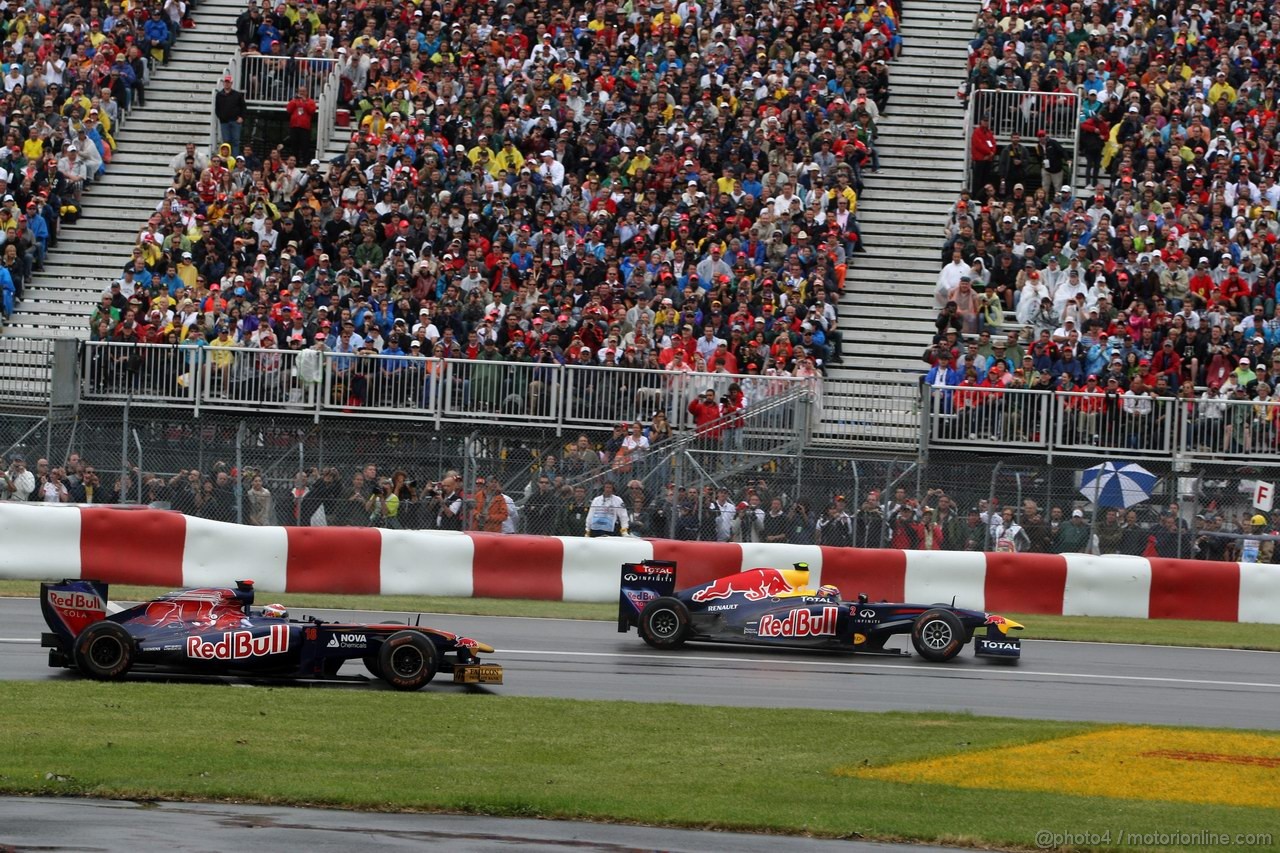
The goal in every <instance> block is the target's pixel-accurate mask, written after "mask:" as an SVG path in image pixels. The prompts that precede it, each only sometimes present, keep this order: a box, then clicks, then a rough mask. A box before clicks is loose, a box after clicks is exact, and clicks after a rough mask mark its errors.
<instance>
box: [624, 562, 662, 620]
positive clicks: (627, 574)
mask: <svg viewBox="0 0 1280 853" xmlns="http://www.w3.org/2000/svg"><path fill="white" fill-rule="evenodd" d="M675 591H676V564H675V561H674V560H645V561H643V562H640V563H623V564H622V585H621V589H620V590H619V592H618V631H619V632H620V633H626V632H627V631H629V630H631V629H632V628H633V627H635V626H638V625H639V624H640V611H642V610H644V606H645V605H646V604H648V603H649V602H650V601H653V600H654V599H655V598H661V597H662V596H664V595H671V594H673V593H674V592H675Z"/></svg>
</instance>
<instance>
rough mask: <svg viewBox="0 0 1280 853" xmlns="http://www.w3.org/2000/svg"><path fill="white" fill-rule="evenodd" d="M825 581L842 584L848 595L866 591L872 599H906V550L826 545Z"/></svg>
mask: <svg viewBox="0 0 1280 853" xmlns="http://www.w3.org/2000/svg"><path fill="white" fill-rule="evenodd" d="M822 582H823V583H824V584H834V585H836V586H838V587H840V594H841V595H842V596H843V597H844V598H845V599H853V598H854V597H855V596H857V595H858V593H860V592H865V593H866V594H867V597H868V598H870V599H871V600H872V601H902V598H903V596H904V595H906V586H907V555H906V554H905V553H903V552H902V551H889V550H884V551H879V550H871V549H867V548H831V547H828V546H825V545H824V546H822Z"/></svg>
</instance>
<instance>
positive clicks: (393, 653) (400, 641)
mask: <svg viewBox="0 0 1280 853" xmlns="http://www.w3.org/2000/svg"><path fill="white" fill-rule="evenodd" d="M436 665H437V664H436V646H435V643H433V642H431V641H430V640H428V639H427V638H426V637H425V636H423V635H422V634H420V633H418V632H417V631H397V632H396V633H394V634H392V635H391V636H390V637H387V639H386V642H384V643H383V644H382V648H380V649H378V669H379V670H380V672H379V673H378V675H379V676H380V677H381V678H382V680H383V681H385V682H387V684H390V685H391V686H392V687H394V688H395V689H396V690H418V689H420V688H422V687H425V686H426V685H427V684H428V683H429V682H430V681H431V679H432V678H435V675H436Z"/></svg>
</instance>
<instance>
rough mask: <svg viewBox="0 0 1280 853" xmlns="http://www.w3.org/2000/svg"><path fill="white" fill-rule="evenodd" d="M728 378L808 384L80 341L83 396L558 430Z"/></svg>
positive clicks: (622, 414) (766, 394)
mask: <svg viewBox="0 0 1280 853" xmlns="http://www.w3.org/2000/svg"><path fill="white" fill-rule="evenodd" d="M732 382H737V383H738V384H739V385H740V386H741V387H742V389H743V392H744V394H745V397H746V401H747V405H748V406H749V407H750V406H753V405H757V404H762V403H765V402H767V401H768V400H770V399H773V398H775V397H778V396H782V395H785V394H786V393H788V392H790V391H791V390H793V389H795V388H806V387H811V386H812V381H811V380H808V379H799V378H796V377H792V376H763V377H760V376H734V375H731V374H723V373H677V372H674V371H665V370H641V369H634V370H633V369H626V368H619V367H605V366H602V365H578V364H569V365H561V364H558V363H550V364H542V363H535V362H507V361H497V360H494V361H486V360H482V359H481V360H468V359H438V358H431V357H425V356H412V355H370V354H354V353H352V354H344V353H337V352H329V351H325V352H321V351H318V350H315V349H308V350H279V349H263V348H252V347H217V346H200V347H196V346H189V345H179V346H172V345H168V344H135V343H122V342H113V341H88V342H86V343H85V344H84V346H83V349H82V355H81V376H80V395H81V399H82V400H85V401H87V402H125V401H130V402H133V403H162V404H168V405H183V406H192V407H194V408H196V409H197V410H199V409H201V408H213V409H243V410H258V411H262V410H266V411H291V412H309V413H314V414H315V417H316V418H317V419H318V418H319V417H320V416H321V415H322V414H323V415H325V416H329V415H364V416H367V415H380V416H385V417H392V418H413V419H417V420H422V419H433V420H435V421H436V423H437V425H439V424H441V423H443V422H445V421H449V422H472V421H479V422H484V423H508V424H513V425H520V424H542V425H546V426H553V427H555V428H556V429H557V430H559V429H563V428H565V427H570V428H577V427H596V428H599V427H600V426H603V425H609V424H614V423H618V422H620V421H631V420H641V421H645V422H647V421H649V420H651V419H652V417H653V414H654V412H656V411H659V410H661V411H663V412H664V413H666V414H667V416H668V418H669V420H670V421H671V423H672V424H673V426H679V425H682V424H685V423H686V422H688V421H689V415H688V411H687V410H688V405H689V402H690V401H691V400H692V399H693V398H694V397H695V396H696V395H697V394H699V393H702V392H705V391H706V390H708V389H712V390H714V391H716V393H717V394H718V395H723V394H724V393H726V392H727V391H728V388H729V384H730V383H732ZM777 419H778V420H777V424H776V426H777V427H779V428H781V427H784V426H785V427H789V426H790V425H791V423H792V417H790V416H787V415H786V414H785V413H781V412H780V413H779V414H777Z"/></svg>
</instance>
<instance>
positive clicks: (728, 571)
mask: <svg viewBox="0 0 1280 853" xmlns="http://www.w3.org/2000/svg"><path fill="white" fill-rule="evenodd" d="M653 559H655V560H675V562H676V586H677V587H678V588H679V589H687V588H688V587H691V586H699V585H701V584H704V583H707V582H709V581H713V580H715V579H716V578H721V577H724V576H725V575H736V574H737V573H738V572H740V571H742V546H741V545H738V544H737V543H736V542H682V541H677V540H675V539H654V540H653ZM748 568H750V567H748Z"/></svg>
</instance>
